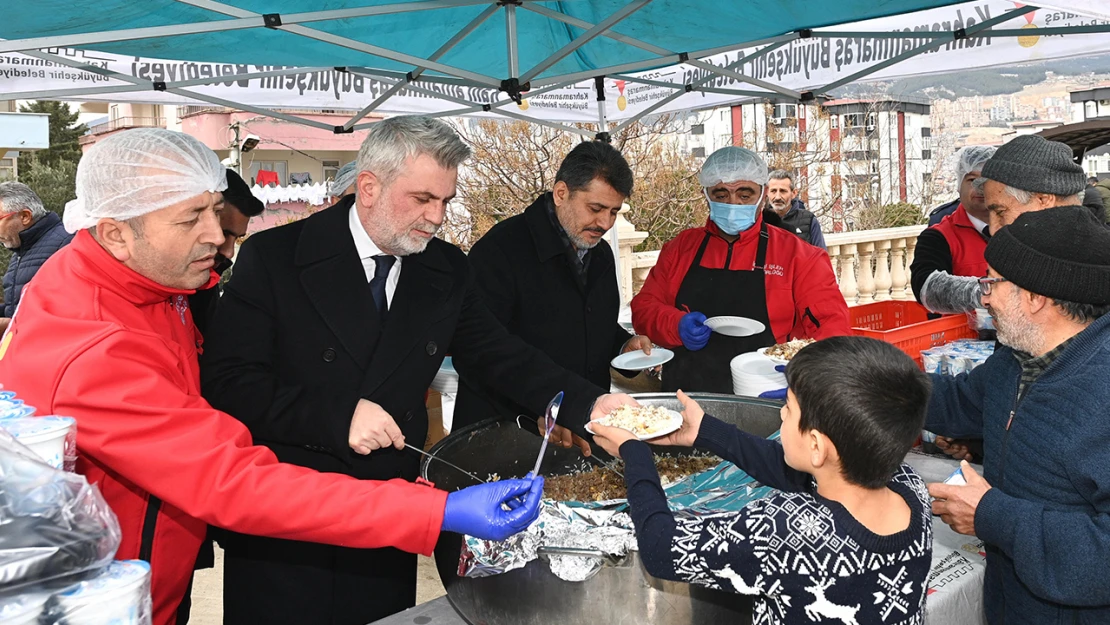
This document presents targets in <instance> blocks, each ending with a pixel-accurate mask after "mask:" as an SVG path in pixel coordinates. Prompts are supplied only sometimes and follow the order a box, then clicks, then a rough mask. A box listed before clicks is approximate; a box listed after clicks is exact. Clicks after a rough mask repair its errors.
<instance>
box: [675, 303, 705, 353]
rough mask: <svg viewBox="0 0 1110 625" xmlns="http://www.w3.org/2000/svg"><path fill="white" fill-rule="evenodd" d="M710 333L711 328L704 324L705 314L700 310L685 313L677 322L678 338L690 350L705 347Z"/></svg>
mask: <svg viewBox="0 0 1110 625" xmlns="http://www.w3.org/2000/svg"><path fill="white" fill-rule="evenodd" d="M711 334H713V330H710V329H709V327H708V326H706V325H705V315H703V314H701V313H700V312H689V313H686V314H685V315H683V316H682V319H680V320H679V322H678V338H680V339H682V345H683V347H685V348H686V349H688V350H690V351H692V352H696V351H698V350H699V349H701V348H703V347H705V344H706V343H708V342H709V335H711Z"/></svg>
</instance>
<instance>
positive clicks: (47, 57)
mask: <svg viewBox="0 0 1110 625" xmlns="http://www.w3.org/2000/svg"><path fill="white" fill-rule="evenodd" d="M24 54H26V55H27V56H30V57H34V58H37V59H42V60H44V61H54V62H55V63H59V64H61V65H65V66H66V67H79V68H81V69H83V70H84V71H87V72H91V73H94V74H99V75H101V76H107V77H109V78H117V79H119V80H122V81H124V82H129V83H131V84H134V85H141V86H146V87H147V88H149V89H154V83H153V82H151V81H149V80H144V79H142V78H136V77H134V76H128V75H127V74H121V73H119V72H117V71H113V70H110V69H104V68H101V67H91V66H87V65H85V64H83V63H80V62H78V61H73V60H70V59H67V58H65V57H64V56H58V55H56V54H50V53H47V52H33V51H27V52H24ZM166 92H167V93H173V94H176V95H180V96H185V97H187V98H192V99H194V100H200V101H201V102H208V103H210V104H218V105H220V106H226V107H228V108H233V109H240V110H243V111H248V112H251V113H257V114H259V115H265V116H267V117H273V118H276V119H283V120H285V121H288V122H293V123H296V124H304V125H305V126H312V127H314V128H320V129H322V130H331V131H334V130H335V126H332V125H329V124H325V123H323V122H318V121H316V120H313V119H305V118H303V117H297V116H295V115H288V114H286V113H279V112H277V111H272V110H270V109H266V108H262V107H260V106H250V105H247V104H242V103H239V102H232V101H231V100H225V99H223V98H217V97H213V96H209V95H204V94H202V93H196V92H194V91H189V90H187V89H169V88H167V89H166Z"/></svg>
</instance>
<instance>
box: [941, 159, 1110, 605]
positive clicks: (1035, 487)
mask: <svg viewBox="0 0 1110 625" xmlns="http://www.w3.org/2000/svg"><path fill="white" fill-rule="evenodd" d="M999 152H1000V153H1001V150H999ZM1080 182H1082V179H1080ZM986 259H987V263H988V264H989V274H988V276H987V277H985V278H982V279H981V280H980V284H981V290H982V294H983V303H984V304H985V305H986V306H988V307H989V308H990V309H991V312H992V313H993V315H994V319H995V326H996V327H997V330H998V340H999V342H1000V343H1001V344H1002V347H999V348H998V349H997V350H996V351H995V353H994V355H992V356H991V357H990V358H988V359H987V361H986V362H985V363H984V364H983V365H982V366H980V367H978V368H976V369H975V370H974V371H972V372H970V373H967V374H961V375H959V376H956V377H950V376H944V375H933V376H932V381H933V394H932V398H931V400H930V403H929V409H928V416H927V418H926V423H925V427H926V429H928V430H930V431H932V432H937V433H940V434H945V435H949V436H955V437H973V436H979V437H982V438H983V439H984V445H985V449H986V452H985V456H984V463H983V466H984V473H983V475H982V476H981V477H980V476H979V475H977V474H975V472H974V471H973V470H972V469H971V467H970V465H967V464H964V465H962V466H963V473H964V478H965V480H966V481H967V485H966V486H953V485H946V484H932V485H930V487H929V493H930V494H931V495H932V496H933V497H935V498H936V499H937V500H938V501H937V502H935V503H934V505H933V511H934V513H935V514H938V515H940V516H941V519H942V520H944V522H945V523H947V524H949V525H951V526H952V528H953V529H954V530H956V531H957V532H960V533H963V534H968V535H975V536H978V537H979V538H980V539H981V540H983V542H985V543H986V549H987V573H986V586H985V588H984V601H985V604H986V616H987V621H988V622H990V623H1006V624H1007V625H1011V624H1015V623H1030V624H1033V623H1036V624H1040V623H1107V622H1110V584H1108V583H1107V570H1108V569H1107V566H1108V565H1107V563H1108V562H1110V444H1108V441H1110V420H1107V419H1106V415H1107V413H1108V411H1110V315H1108V314H1107V313H1108V312H1110V231H1108V230H1107V229H1106V228H1104V227H1103V226H1102V225H1101V224H1100V223H1099V222H1098V220H1097V219H1095V218H1094V216H1092V215H1091V213H1090V212H1089V211H1088V210H1087V209H1086V208H1083V207H1080V206H1067V207H1060V208H1050V209H1045V210H1041V211H1036V212H1028V213H1025V214H1022V215H1020V216H1018V217H1017V219H1016V220H1015V221H1014V222H1013V223H1012V224H1011V225H1008V226H1005V227H1003V228H1001V229H1000V230H998V231H996V232H995V233H994V236H993V237H992V238H991V241H990V243H989V244H988V245H987V250H986Z"/></svg>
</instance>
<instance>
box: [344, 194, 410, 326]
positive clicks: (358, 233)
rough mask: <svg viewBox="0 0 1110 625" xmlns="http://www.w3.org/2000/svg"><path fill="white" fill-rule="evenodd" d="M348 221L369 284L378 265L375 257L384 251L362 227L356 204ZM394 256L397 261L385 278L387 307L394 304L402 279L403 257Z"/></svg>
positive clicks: (352, 207)
mask: <svg viewBox="0 0 1110 625" xmlns="http://www.w3.org/2000/svg"><path fill="white" fill-rule="evenodd" d="M347 221H348V223H349V225H350V226H351V236H352V237H354V239H355V249H356V250H358V257H359V259H360V260H361V261H362V270H363V271H364V272H365V273H366V283H367V284H369V283H370V280H372V279H373V278H374V271H375V270H376V269H377V267H378V264H377V262H375V261H374V257H375V256H378V255H381V254H383V252H382V250H381V249H380V248H379V247H378V246H377V245H375V244H374V241H372V240H371V239H370V235H368V234H366V228H363V227H362V222H361V221H359V219H358V212H357V211H356V210H355V207H354V206H351V213H350V217H349V218H348V220H347ZM394 258H396V259H397V261H396V262H394V263H393V266H392V267H390V268H389V275H388V276H386V279H385V305H386V308H387V309H388V308H389V307H390V306H392V305H393V293H395V292H396V291H397V281H398V280H400V279H401V258H400V257H398V256H394Z"/></svg>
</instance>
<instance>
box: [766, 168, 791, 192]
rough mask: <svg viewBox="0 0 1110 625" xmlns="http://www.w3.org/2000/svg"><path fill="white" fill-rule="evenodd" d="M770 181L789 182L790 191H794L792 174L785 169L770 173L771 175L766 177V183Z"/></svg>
mask: <svg viewBox="0 0 1110 625" xmlns="http://www.w3.org/2000/svg"><path fill="white" fill-rule="evenodd" d="M772 180H789V181H790V190H791V191H793V190H794V174H792V173H790V172H788V171H786V170H785V169H776V170H775V171H773V172H771V174H770V175H769V176H767V182H770V181H772Z"/></svg>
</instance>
